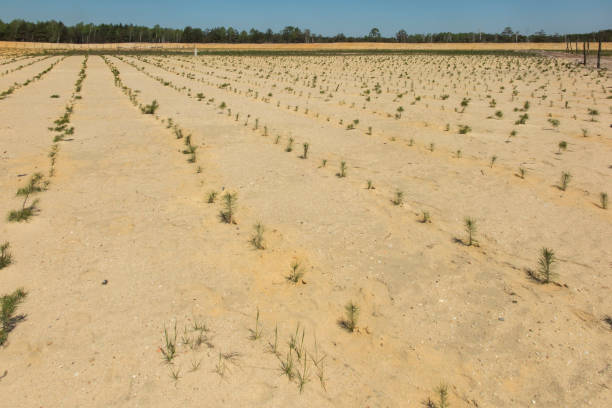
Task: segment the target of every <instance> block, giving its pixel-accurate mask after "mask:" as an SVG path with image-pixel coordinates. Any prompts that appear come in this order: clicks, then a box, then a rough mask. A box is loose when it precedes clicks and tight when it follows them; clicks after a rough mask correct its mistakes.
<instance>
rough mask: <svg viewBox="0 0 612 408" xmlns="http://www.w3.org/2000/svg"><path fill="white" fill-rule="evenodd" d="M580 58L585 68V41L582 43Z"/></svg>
mask: <svg viewBox="0 0 612 408" xmlns="http://www.w3.org/2000/svg"><path fill="white" fill-rule="evenodd" d="M582 58H583V64H584V66H585V67H586V63H587V56H586V42H585V41H583V42H582Z"/></svg>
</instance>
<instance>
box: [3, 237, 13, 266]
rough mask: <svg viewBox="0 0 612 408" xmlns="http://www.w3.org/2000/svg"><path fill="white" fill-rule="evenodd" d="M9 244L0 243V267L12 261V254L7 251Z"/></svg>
mask: <svg viewBox="0 0 612 408" xmlns="http://www.w3.org/2000/svg"><path fill="white" fill-rule="evenodd" d="M9 246H10V244H9V243H8V242H5V243H3V244H2V245H0V269H4V268H6V267H7V266H9V265H10V264H11V263H13V255H11V253H10V252H9Z"/></svg>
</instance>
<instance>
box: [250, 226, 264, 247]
mask: <svg viewBox="0 0 612 408" xmlns="http://www.w3.org/2000/svg"><path fill="white" fill-rule="evenodd" d="M254 229H255V233H254V234H253V237H251V244H253V246H254V247H255V248H256V249H265V248H266V247H265V245H264V240H263V234H264V231H265V227H264V226H263V224H262V223H261V222H258V223H257V224H255V225H254Z"/></svg>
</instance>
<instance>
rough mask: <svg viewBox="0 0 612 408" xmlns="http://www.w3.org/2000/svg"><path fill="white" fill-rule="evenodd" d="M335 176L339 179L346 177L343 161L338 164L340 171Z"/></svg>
mask: <svg viewBox="0 0 612 408" xmlns="http://www.w3.org/2000/svg"><path fill="white" fill-rule="evenodd" d="M336 176H337V177H340V178H343V177H346V162H345V161H342V162H340V171H339V172H338V173H336Z"/></svg>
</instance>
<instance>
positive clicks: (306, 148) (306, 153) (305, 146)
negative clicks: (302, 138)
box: [300, 143, 310, 159]
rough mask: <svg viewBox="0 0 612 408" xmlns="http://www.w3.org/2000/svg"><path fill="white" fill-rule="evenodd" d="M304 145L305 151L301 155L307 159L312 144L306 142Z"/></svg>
mask: <svg viewBox="0 0 612 408" xmlns="http://www.w3.org/2000/svg"><path fill="white" fill-rule="evenodd" d="M302 146H303V147H304V153H303V154H302V155H301V156H300V157H301V158H302V159H307V158H308V148H309V147H310V145H309V144H308V143H304V144H303V145H302Z"/></svg>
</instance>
